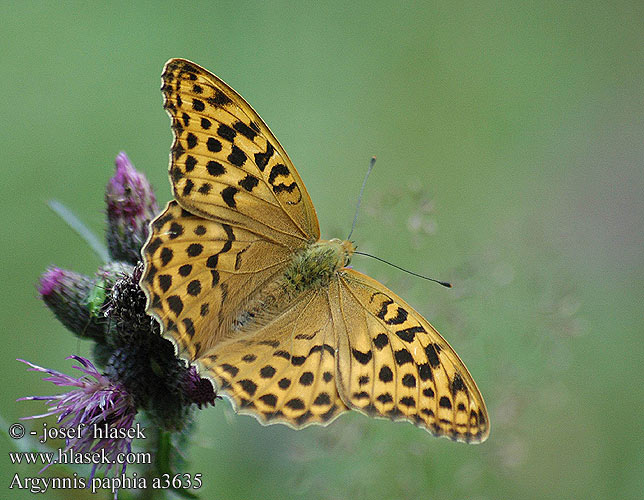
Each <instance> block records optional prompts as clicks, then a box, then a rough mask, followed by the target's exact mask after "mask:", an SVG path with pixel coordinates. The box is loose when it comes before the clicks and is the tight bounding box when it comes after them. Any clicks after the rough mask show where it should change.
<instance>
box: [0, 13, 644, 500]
mask: <svg viewBox="0 0 644 500" xmlns="http://www.w3.org/2000/svg"><path fill="white" fill-rule="evenodd" d="M0 5H1V7H2V15H1V16H0V18H1V19H2V20H1V21H0V26H1V28H2V33H3V35H2V39H1V40H0V61H1V64H2V67H3V68H4V70H3V73H2V82H1V83H0V93H1V95H2V98H3V99H2V100H3V103H4V105H3V111H2V115H3V124H2V127H1V129H0V146H1V148H2V160H1V162H0V168H1V169H2V183H1V184H0V189H1V195H2V196H1V199H2V212H3V213H4V214H5V216H4V217H5V218H4V227H5V230H4V231H3V236H2V238H1V239H0V245H2V255H3V256H4V258H3V265H2V267H1V270H0V273H1V275H0V280H1V283H2V285H1V286H0V294H1V296H0V307H1V310H2V325H3V328H2V330H3V332H4V333H3V348H2V362H1V363H0V367H1V368H0V369H1V375H2V381H3V390H2V391H1V395H0V398H1V401H2V418H3V419H4V421H5V423H7V424H8V423H11V422H14V421H16V420H17V419H18V418H19V417H20V416H25V415H30V414H35V413H39V412H42V411H43V406H42V405H41V404H39V403H34V402H20V403H16V402H15V399H16V398H18V397H21V396H24V395H32V394H50V393H52V392H54V388H53V386H51V384H49V383H46V382H42V381H41V380H40V377H39V375H38V374H36V373H32V372H27V371H26V370H25V367H24V366H23V365H21V364H19V363H17V362H16V361H15V358H18V357H20V358H24V359H27V360H30V361H32V362H34V363H37V364H40V365H42V366H46V367H51V368H56V369H59V370H63V371H65V372H68V373H70V372H71V368H70V367H71V363H70V362H69V361H65V360H64V358H65V356H67V355H69V354H80V355H86V356H87V355H89V354H90V348H91V345H90V344H89V343H85V342H79V341H78V340H77V339H76V338H74V337H73V336H72V335H71V334H69V333H68V332H66V331H65V330H64V328H63V327H62V326H60V324H59V323H57V321H56V320H55V319H54V317H53V315H52V314H51V313H50V312H49V311H48V310H47V309H46V308H45V307H44V305H43V304H42V303H41V302H40V301H39V299H38V296H37V293H36V289H35V284H36V283H37V280H38V277H39V275H40V273H41V272H43V271H44V270H45V268H46V267H47V266H48V265H56V266H60V267H63V268H68V269H73V270H76V271H80V272H84V273H87V274H91V273H93V272H94V271H95V269H96V267H97V266H98V265H99V264H100V262H99V259H98V258H97V257H96V256H95V255H94V254H93V253H92V251H91V250H90V249H89V248H88V247H87V245H85V244H84V243H83V242H82V241H81V240H80V239H79V238H78V237H77V236H76V235H75V234H74V233H73V232H72V231H71V230H70V229H69V228H68V227H67V226H66V225H65V223H64V222H63V221H62V220H61V219H60V218H58V217H57V216H56V215H54V214H53V213H52V212H51V211H50V210H49V209H48V208H47V206H46V201H47V200H49V199H51V198H56V199H59V200H61V201H62V202H63V203H65V204H66V205H67V206H69V207H70V208H71V209H72V210H73V211H75V212H76V213H77V214H79V215H80V217H81V218H82V219H83V220H84V221H85V222H86V223H87V225H88V226H89V227H90V228H91V229H92V230H93V231H95V232H96V233H97V234H102V231H103V227H104V206H103V193H104V186H105V184H106V183H107V181H108V179H109V177H110V176H111V174H112V171H113V160H114V157H115V156H116V154H117V153H118V152H119V151H120V150H125V151H126V152H127V153H128V154H129V155H130V157H131V159H132V160H133V162H134V164H135V165H136V166H137V168H139V169H140V170H142V171H143V172H145V173H146V175H148V177H149V179H150V180H151V181H152V183H153V184H154V186H155V188H156V190H157V194H158V197H159V199H160V201H161V202H165V201H166V200H168V199H169V197H170V189H169V183H168V180H167V176H166V169H167V163H168V153H169V148H170V143H171V136H170V128H169V119H168V117H167V116H166V114H165V112H164V111H163V109H162V105H161V104H162V98H161V93H160V91H159V86H160V74H161V69H162V67H163V64H164V63H165V61H166V60H167V59H169V58H170V57H185V58H188V59H191V60H194V61H195V62H197V63H199V64H201V65H203V66H205V67H206V68H208V69H210V70H211V71H213V72H214V73H216V74H217V75H218V76H220V77H221V78H223V79H224V80H225V81H227V82H228V83H229V84H231V85H232V86H233V87H234V88H235V89H236V90H237V91H238V92H240V93H241V94H242V95H243V96H244V97H245V98H246V99H247V100H248V101H249V102H250V103H251V105H252V106H253V107H255V109H257V110H258V112H259V113H260V115H261V116H262V117H263V118H264V120H265V121H266V122H267V123H268V124H269V126H270V127H271V128H272V129H273V131H274V132H275V134H276V136H277V137H278V138H279V139H280V141H281V142H282V144H283V145H284V147H285V148H286V150H287V151H288V152H289V154H290V156H291V158H292V159H293V161H294V163H295V164H296V166H297V167H298V169H299V172H300V174H301V176H302V178H303V179H304V181H305V182H306V185H307V187H308V190H309V192H310V194H311V196H312V198H313V200H314V202H315V205H316V208H317V210H318V215H319V218H320V224H321V227H322V232H323V236H325V237H341V238H343V237H346V234H347V233H348V230H349V227H350V223H351V217H352V213H353V210H354V206H355V199H356V196H357V192H358V190H359V187H360V184H361V182H362V177H363V175H364V172H365V170H366V168H367V164H368V161H369V158H370V157H371V155H374V154H375V155H377V157H378V162H377V165H376V169H375V171H374V172H373V175H372V177H371V178H370V180H369V184H368V187H367V191H366V195H365V200H364V203H363V207H364V209H363V211H362V215H361V218H360V220H359V222H358V227H357V230H356V232H355V233H354V239H355V240H356V241H357V242H358V244H359V245H360V247H361V250H364V251H368V252H371V253H374V254H376V255H378V256H379V257H382V258H386V259H389V260H391V261H393V262H395V263H396V264H398V265H402V266H405V267H406V268H408V269H410V270H413V271H416V272H421V273H424V274H427V275H430V276H434V277H438V278H441V279H448V280H451V281H453V283H454V288H453V289H452V290H445V289H442V288H441V287H439V286H435V285H432V284H429V283H427V282H424V281H422V280H419V279H416V278H413V277H410V276H408V275H405V274H403V273H400V272H397V271H395V270H393V269H391V268H388V267H385V266H383V265H382V264H379V263H377V262H375V261H370V260H367V259H364V258H362V259H359V258H356V259H354V262H353V264H354V266H355V267H357V268H358V269H361V270H363V271H365V272H367V273H369V274H371V275H372V276H374V277H376V278H378V279H379V280H381V281H383V282H384V283H386V284H387V285H388V286H390V287H391V288H393V289H394V290H395V291H397V292H398V293H399V294H400V295H401V296H403V297H404V298H405V299H406V300H407V301H408V302H410V303H411V304H412V305H414V306H415V307H416V308H417V309H418V310H419V311H420V312H421V313H423V314H424V315H425V316H427V317H428V318H429V319H430V320H431V321H432V323H433V324H434V325H435V326H436V327H437V328H438V329H439V330H440V331H441V332H442V333H443V335H444V336H445V337H446V338H447V339H448V341H449V342H450V343H451V344H452V345H453V346H454V348H455V349H456V350H457V351H458V352H459V354H460V355H461V357H462V358H463V360H464V361H465V363H466V364H467V366H468V367H469V369H470V371H471V372H472V374H473V375H474V377H475V379H476V380H477V382H478V385H479V387H480V389H481V392H482V393H483V395H484V396H485V399H486V402H487V405H488V408H489V411H490V418H491V423H492V431H491V435H490V438H489V440H488V441H487V442H486V443H484V444H483V445H478V446H467V445H462V444H458V443H453V442H450V441H448V440H444V439H434V438H432V437H431V436H430V435H429V434H427V433H425V432H424V431H422V430H420V429H417V428H415V427H413V426H411V425H408V424H402V423H395V424H394V423H391V422H388V421H380V420H371V419H368V418H366V417H363V416H361V415H357V414H356V415H353V414H352V415H346V416H343V417H341V418H340V419H338V420H337V421H336V422H334V423H333V424H332V425H331V426H329V427H328V428H319V427H316V428H308V429H306V430H303V431H299V432H296V431H293V430H290V429H288V428H285V427H282V426H272V427H262V426H261V425H259V424H258V423H257V422H256V421H255V420H254V419H252V418H250V417H247V416H236V415H234V414H233V413H232V411H231V409H230V405H229V404H228V403H227V402H225V401H224V402H221V403H219V404H218V405H217V406H216V407H215V408H214V409H213V408H209V409H207V410H205V411H202V412H199V415H198V427H197V430H196V432H195V434H194V436H193V443H192V446H191V447H190V448H189V451H188V455H189V458H190V460H191V462H190V466H189V467H188V468H187V469H186V470H185V472H191V473H199V472H200V473H202V474H203V481H204V487H203V489H202V498H212V499H237V498H239V499H249V498H261V499H270V498H300V497H306V498H313V499H317V498H320V499H344V498H350V497H353V498H374V499H381V498H387V499H406V498H428V499H436V500H442V499H446V500H447V499H472V500H484V499H485V500H487V499H505V498H508V499H513V498H517V499H524V498H525V499H541V498H641V495H642V491H643V490H644V479H643V478H644V465H643V464H644V453H643V451H642V450H643V449H644V442H643V439H642V417H641V411H642V408H643V403H644V389H643V386H642V373H643V369H642V362H643V359H644V357H643V356H642V355H643V354H644V353H643V348H642V345H643V343H642V334H643V333H644V316H643V314H642V297H643V295H644V272H643V271H644V265H643V264H644V250H643V248H644V247H643V244H642V240H643V238H642V236H643V235H644V196H643V193H644V168H643V162H644V133H643V130H644V128H643V127H644V120H643V117H644V105H643V97H642V96H643V95H644V85H643V82H644V63H643V61H644V25H643V24H642V19H644V8H643V4H642V2H639V1H632V2H594V1H592V2H591V1H577V2H554V1H553V2H512V1H498V2H453V3H448V2H445V3H443V2H438V3H434V2H415V3H413V4H412V3H411V2H410V3H392V2H385V1H378V2H356V3H354V4H351V6H349V7H348V6H347V5H346V2H340V1H332V2H324V3H317V2H316V3H313V2H292V3H289V2H266V3H264V2H262V3H259V2H257V3H255V2H243V1H236V2H189V3H188V2H186V3H182V2H155V3H152V2H150V3H143V2H141V3H137V4H136V5H132V4H131V3H130V2H124V3H107V2H105V3H103V2H100V3H99V2H89V3H86V2H62V3H61V2H56V3H54V2H6V1H4V2H2V3H0ZM0 442H1V443H2V445H1V446H2V448H1V449H2V453H1V455H0V471H1V477H2V479H1V483H0V484H1V488H3V489H4V490H5V491H7V492H8V493H11V497H12V498H14V497H15V498H31V494H29V493H28V492H24V491H22V492H20V491H16V490H12V491H9V490H8V485H9V483H10V481H11V478H12V477H13V474H15V473H16V472H18V473H20V475H21V476H28V475H32V476H33V475H36V474H37V470H38V467H33V466H32V467H29V466H25V465H22V466H13V465H11V464H10V463H9V460H8V457H7V452H8V451H9V450H14V449H16V448H15V443H13V442H9V440H8V439H7V438H6V436H3V437H2V438H1V439H0ZM63 472H68V470H63ZM61 473H62V472H59V475H60V474H61ZM49 474H50V475H51V474H54V475H56V471H55V470H54V469H50V471H49ZM74 495H75V496H74ZM108 496H109V495H108ZM41 498H84V494H83V492H55V491H51V492H47V493H46V494H44V495H42V497H41Z"/></svg>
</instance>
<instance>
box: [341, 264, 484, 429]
mask: <svg viewBox="0 0 644 500" xmlns="http://www.w3.org/2000/svg"><path fill="white" fill-rule="evenodd" d="M338 280H339V283H340V285H339V287H340V294H339V295H340V298H339V304H338V309H339V311H340V315H341V317H342V322H343V323H344V330H345V331H346V332H347V334H346V335H344V336H339V337H338V338H339V341H338V348H339V352H338V361H337V362H338V389H339V391H340V394H341V396H342V398H343V400H344V401H345V403H346V404H347V405H348V406H349V407H351V408H354V409H357V410H360V411H363V412H364V413H367V414H369V415H374V416H381V417H388V418H391V419H392V420H409V421H411V422H413V423H415V424H416V425H418V426H420V427H423V428H425V429H427V430H428V431H430V432H431V433H432V434H434V435H437V436H447V437H450V438H452V439H454V440H458V441H466V442H479V441H483V440H485V439H486V437H487V435H488V432H489V425H488V416H487V410H486V407H485V403H484V402H483V398H482V397H481V394H480V392H479V390H478V388H477V387H476V384H475V383H474V380H473V379H472V377H471V375H470V373H469V372H468V370H467V368H466V367H465V365H464V364H463V362H462V361H461V360H460V358H459V357H458V355H457V354H456V352H454V350H453V349H452V348H451V347H450V346H449V344H448V343H447V342H446V341H445V340H444V339H443V337H441V335H440V334H439V333H438V332H437V331H436V330H435V329H434V328H433V327H432V326H431V325H430V324H429V322H428V321H427V320H425V319H424V318H423V317H422V316H421V315H420V314H418V313H417V312H416V311H414V309H412V308H411V307H410V306H409V305H408V304H407V303H406V302H404V301H403V300H402V299H401V298H400V297H398V296H397V295H396V294H394V293H393V292H392V291H391V290H388V289H387V288H386V287H385V286H384V285H382V284H381V283H378V282H377V281H375V280H373V279H371V278H369V277H368V276H365V275H364V274H361V273H359V272H357V271H355V270H353V269H343V270H341V271H339V273H338Z"/></svg>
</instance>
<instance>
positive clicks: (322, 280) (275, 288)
mask: <svg viewBox="0 0 644 500" xmlns="http://www.w3.org/2000/svg"><path fill="white" fill-rule="evenodd" d="M354 250H355V248H354V246H353V244H352V243H351V242H350V241H341V240H339V239H337V238H334V239H331V240H319V241H316V242H315V243H311V244H310V245H307V246H306V247H304V248H303V249H302V250H300V251H298V252H296V253H295V255H294V256H293V260H292V261H291V263H290V264H289V265H288V267H287V268H286V269H285V271H284V272H283V274H282V275H281V276H280V277H279V278H278V279H276V280H274V281H272V282H271V283H270V284H269V285H268V286H267V287H266V288H264V289H263V290H262V291H260V292H259V293H258V294H257V295H256V296H255V297H253V298H252V299H251V300H250V301H249V302H248V303H246V306H245V307H244V310H242V311H241V312H240V313H239V314H238V315H237V318H236V319H235V321H233V324H232V332H231V333H239V332H240V331H249V330H254V329H255V328H258V327H260V326H262V325H264V324H266V322H268V321H270V320H271V319H272V318H274V317H275V316H277V315H278V314H279V313H280V312H281V311H282V309H283V308H285V307H287V306H288V304H290V303H292V302H293V300H294V299H295V298H296V297H297V296H298V295H300V294H302V293H306V292H308V291H310V290H317V289H320V288H323V287H326V286H328V285H329V282H330V281H331V279H332V278H333V276H334V274H335V273H336V272H337V271H338V270H339V269H341V268H343V267H345V266H346V265H347V264H349V261H350V259H351V255H352V254H353V252H354Z"/></svg>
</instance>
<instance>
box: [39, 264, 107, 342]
mask: <svg viewBox="0 0 644 500" xmlns="http://www.w3.org/2000/svg"><path fill="white" fill-rule="evenodd" d="M38 293H39V294H40V297H41V298H42V300H43V301H44V302H45V304H47V307H49V309H51V310H52V312H53V313H54V315H55V316H56V318H58V320H59V321H60V322H61V323H62V324H63V325H65V327H66V328H67V329H69V330H70V331H71V332H73V333H74V334H75V335H77V336H78V337H81V338H92V339H94V340H96V341H97V342H101V341H102V340H103V339H104V338H105V333H106V332H107V328H108V323H107V320H106V319H105V317H104V316H103V314H102V312H101V308H102V306H103V302H104V300H105V289H104V287H103V286H102V284H101V280H100V279H99V278H90V277H89V276H85V275H84V274H79V273H75V272H73V271H67V270H65V269H60V268H58V267H50V268H49V269H47V271H45V272H44V273H43V275H42V276H41V278H40V283H39V285H38Z"/></svg>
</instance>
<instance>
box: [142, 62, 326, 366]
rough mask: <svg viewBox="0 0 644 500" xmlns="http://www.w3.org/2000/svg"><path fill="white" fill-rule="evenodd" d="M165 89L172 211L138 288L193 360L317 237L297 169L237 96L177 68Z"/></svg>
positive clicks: (212, 79)
mask: <svg viewBox="0 0 644 500" xmlns="http://www.w3.org/2000/svg"><path fill="white" fill-rule="evenodd" d="M162 83H163V85H162V91H163V95H164V106H165V108H166V110H167V112H168V114H169V115H170V118H171V126H172V131H173V135H174V142H173V146H172V151H171V154H170V169H169V170H170V181H171V183H172V187H173V191H174V195H175V198H176V202H171V203H170V204H169V205H168V207H167V208H166V210H165V211H164V212H163V213H162V214H161V215H159V216H158V217H157V219H156V220H155V221H153V223H152V224H151V231H150V236H149V238H148V241H147V242H146V244H145V246H144V247H143V250H142V255H143V260H144V262H145V269H144V272H143V276H142V278H141V287H142V288H143V290H144V291H145V293H146V295H147V298H148V313H150V314H153V315H154V316H155V317H156V318H157V319H158V320H159V321H160V322H161V324H162V326H163V331H164V334H166V335H169V336H170V337H171V338H172V339H174V340H175V341H176V342H177V344H178V345H179V348H180V350H181V351H182V354H185V355H186V356H187V357H188V358H189V359H194V358H196V357H198V356H199V355H200V354H201V353H202V352H204V351H205V350H208V349H210V348H211V347H212V346H213V345H214V344H215V343H216V342H218V341H220V340H221V338H222V336H224V335H226V334H227V333H228V332H229V331H230V327H231V324H232V323H233V322H234V321H235V320H236V316H237V314H238V313H239V311H241V310H242V309H243V307H244V305H245V304H246V303H247V302H249V301H251V300H252V299H253V296H254V294H255V293H257V292H258V291H259V290H260V289H261V288H262V286H264V285H265V284H266V283H268V282H270V281H271V279H273V278H274V277H276V276H278V275H279V274H280V272H281V271H283V269H284V267H285V266H286V265H287V264H288V262H289V261H290V259H291V258H292V256H293V254H294V253H295V252H296V251H297V250H298V249H300V248H303V247H304V246H306V245H307V244H309V243H310V242H311V241H315V240H317V239H318V238H319V234H320V231H319V226H318V220H317V217H316V214H315V210H314V208H313V204H312V202H311V199H310V197H309V195H308V193H307V191H306V188H305V187H304V184H303V183H302V180H301V179H300V177H299V175H298V173H297V171H296V170H295V167H294V166H293V164H292V163H291V161H290V159H289V158H288V156H287V155H286V152H285V151H284V149H283V148H282V146H281V145H280V144H279V142H278V141H277V139H275V136H274V135H273V134H272V133H271V131H270V130H269V129H268V127H267V126H266V124H265V123H264V122H263V121H262V119H261V118H260V117H259V116H258V115H257V113H256V112H255V111H254V110H253V109H252V108H251V107H250V106H249V105H248V104H247V103H246V101H245V100H244V99H243V98H242V97H241V96H240V95H239V94H237V93H236V92H235V91H234V90H233V89H231V88H230V87H229V86H228V85H226V84H225V83H224V82H222V81H221V80H220V79H219V78H217V77H216V76H215V75H213V74H212V73H210V72H208V71H207V70H205V69H204V68H201V67H200V66H198V65H196V64H194V63H192V62H190V61H186V60H183V59H171V60H170V61H168V63H167V64H166V66H165V68H164V71H163V76H162Z"/></svg>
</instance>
